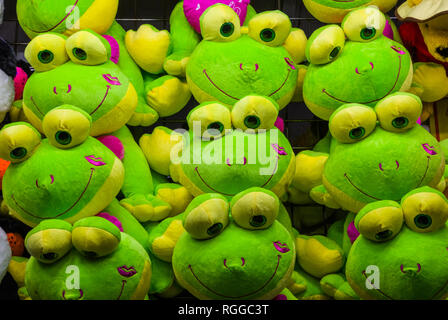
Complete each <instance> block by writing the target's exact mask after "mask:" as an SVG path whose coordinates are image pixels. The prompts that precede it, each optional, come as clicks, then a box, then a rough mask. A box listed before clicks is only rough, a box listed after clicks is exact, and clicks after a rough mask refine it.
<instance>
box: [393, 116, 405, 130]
mask: <svg viewBox="0 0 448 320" xmlns="http://www.w3.org/2000/svg"><path fill="white" fill-rule="evenodd" d="M392 124H393V126H394V127H396V128H403V127H405V126H406V125H407V124H408V119H406V118H405V117H398V118H395V119H394V120H393V123H392Z"/></svg>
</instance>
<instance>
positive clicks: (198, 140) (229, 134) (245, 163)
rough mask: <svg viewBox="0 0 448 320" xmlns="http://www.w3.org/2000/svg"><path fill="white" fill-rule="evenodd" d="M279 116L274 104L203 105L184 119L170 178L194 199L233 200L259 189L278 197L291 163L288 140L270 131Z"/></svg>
mask: <svg viewBox="0 0 448 320" xmlns="http://www.w3.org/2000/svg"><path fill="white" fill-rule="evenodd" d="M277 116H278V105H277V103H276V102H275V101H274V100H273V99H272V98H266V97H261V96H247V97H245V98H244V99H242V100H240V101H238V102H237V103H236V104H235V105H234V106H233V108H232V110H229V108H227V107H226V106H224V105H223V104H220V103H217V102H205V103H202V104H201V105H199V106H198V107H196V108H195V109H193V110H192V111H191V112H190V114H189V115H188V117H187V121H188V124H189V127H190V130H189V131H188V132H187V134H185V135H184V139H183V145H182V150H181V152H180V155H178V156H176V157H171V162H172V164H171V167H170V173H171V176H172V177H173V179H174V180H175V181H179V182H180V183H181V184H182V185H183V186H185V187H186V188H187V189H188V190H189V191H190V193H192V194H193V195H194V196H197V195H200V194H202V193H220V194H221V195H224V196H226V197H230V198H231V197H233V196H235V195H236V194H237V193H239V192H241V191H243V190H246V189H248V188H251V187H261V188H265V189H268V190H271V191H273V192H274V193H275V194H277V195H278V196H279V197H282V196H283V195H284V194H285V193H286V189H287V187H288V185H289V184H290V183H291V181H292V178H293V175H294V172H295V158H294V152H293V150H292V147H291V145H290V143H289V142H288V139H287V138H286V137H285V136H284V135H283V133H282V132H281V131H280V130H278V129H277V128H275V127H274V123H275V120H276V119H277ZM173 154H174V155H176V154H175V152H173Z"/></svg>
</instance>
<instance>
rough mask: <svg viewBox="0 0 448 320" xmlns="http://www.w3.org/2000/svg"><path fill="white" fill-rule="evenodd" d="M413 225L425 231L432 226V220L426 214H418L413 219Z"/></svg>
mask: <svg viewBox="0 0 448 320" xmlns="http://www.w3.org/2000/svg"><path fill="white" fill-rule="evenodd" d="M414 222H415V225H416V226H417V227H419V228H421V229H426V228H428V227H429V226H430V225H431V224H432V219H431V217H430V216H428V215H426V214H419V215H417V216H416V217H415V218H414Z"/></svg>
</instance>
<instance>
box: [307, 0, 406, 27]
mask: <svg viewBox="0 0 448 320" xmlns="http://www.w3.org/2000/svg"><path fill="white" fill-rule="evenodd" d="M303 4H304V5H305V7H306V8H307V10H308V11H309V12H310V13H311V14H312V15H313V17H315V18H316V19H317V20H319V21H321V22H324V23H341V22H342V20H343V19H344V17H345V16H346V15H347V14H348V13H349V12H351V11H353V10H355V9H357V8H359V7H367V6H377V7H378V8H379V9H380V10H381V11H382V12H384V13H386V12H388V11H390V10H391V9H392V8H393V7H394V6H395V5H396V4H397V0H303Z"/></svg>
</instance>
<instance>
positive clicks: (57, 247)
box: [25, 219, 72, 263]
mask: <svg viewBox="0 0 448 320" xmlns="http://www.w3.org/2000/svg"><path fill="white" fill-rule="evenodd" d="M71 230H72V225H71V224H70V223H68V222H66V221H64V220H56V219H51V220H46V221H42V222H41V223H39V225H38V226H37V227H35V228H34V229H32V230H31V231H30V232H29V233H28V234H27V236H26V238H25V247H26V249H27V250H28V252H29V253H30V254H31V255H32V256H33V257H34V258H36V259H37V260H38V261H40V262H42V263H54V262H56V261H57V260H59V259H61V258H62V257H63V256H64V255H65V254H66V253H67V252H68V251H70V250H71V248H72V233H71Z"/></svg>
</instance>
